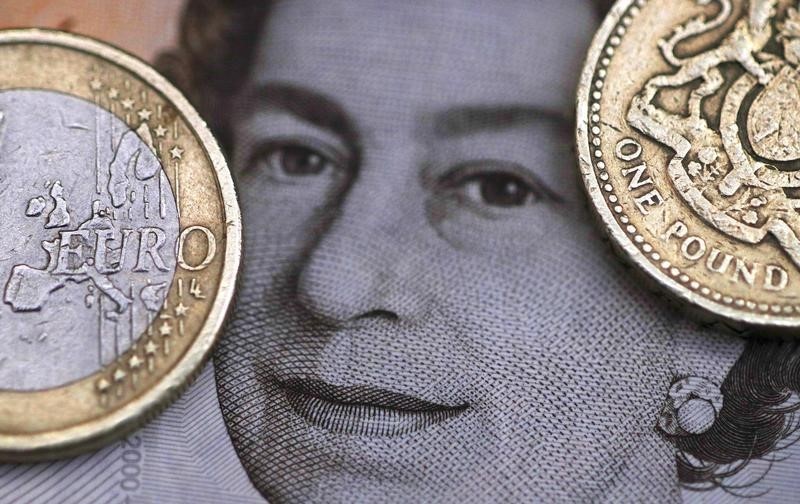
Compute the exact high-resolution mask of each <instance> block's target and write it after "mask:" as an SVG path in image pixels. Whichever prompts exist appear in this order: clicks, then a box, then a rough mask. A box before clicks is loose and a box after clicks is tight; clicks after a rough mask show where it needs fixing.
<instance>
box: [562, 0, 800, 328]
mask: <svg viewBox="0 0 800 504" xmlns="http://www.w3.org/2000/svg"><path fill="white" fill-rule="evenodd" d="M651 1H652V0H617V2H616V3H615V4H614V5H613V7H612V8H611V10H610V12H609V13H608V14H607V16H606V18H605V19H604V21H603V23H602V24H601V26H600V28H599V29H598V31H597V32H596V34H595V36H594V37H593V39H592V43H591V46H590V48H589V50H588V52H587V56H586V60H585V63H584V66H583V70H582V72H581V77H580V82H579V86H578V92H577V96H576V137H575V138H576V146H577V152H578V166H579V169H580V172H581V179H582V181H583V182H584V190H585V192H586V194H587V196H588V199H589V201H590V206H591V207H592V210H591V212H592V213H593V214H594V215H595V217H597V221H598V223H599V224H600V226H601V231H602V233H603V234H604V235H605V236H607V237H608V238H609V242H610V244H611V247H612V249H613V250H614V252H615V253H616V255H617V256H618V257H619V258H620V259H621V260H622V261H623V262H624V263H625V264H628V265H631V266H633V267H634V269H635V270H636V271H637V273H639V274H640V275H639V276H640V277H641V278H643V279H644V281H645V282H646V284H647V285H648V286H651V287H652V288H653V290H654V291H655V292H656V293H658V294H667V297H666V298H665V300H666V301H668V302H670V303H674V304H675V305H676V306H678V307H680V308H682V309H684V310H685V311H686V313H687V314H688V315H689V316H690V317H691V318H693V319H695V320H697V321H699V322H701V323H704V324H712V325H716V326H718V327H721V328H723V329H727V330H732V331H734V332H736V333H738V334H746V333H750V332H754V331H758V332H759V333H760V334H767V335H769V334H774V335H778V336H790V337H793V336H796V331H795V329H797V328H798V327H800V318H797V317H788V316H785V315H783V313H784V306H783V305H774V306H773V305H765V306H761V307H758V306H757V307H756V308H757V310H754V311H751V312H746V311H742V310H740V309H737V308H736V307H737V306H740V305H742V306H744V305H745V303H746V301H745V300H740V299H735V298H733V297H732V296H724V295H723V294H722V293H719V292H716V291H714V290H713V289H711V288H708V287H705V286H702V285H700V284H699V283H698V282H696V281H692V279H691V278H689V277H688V275H685V274H682V272H681V271H680V270H679V269H678V268H675V267H674V265H671V264H669V265H667V264H666V262H664V261H662V263H661V264H659V265H655V264H653V262H651V261H650V257H649V256H651V255H657V252H655V251H654V247H653V246H652V245H650V244H649V243H647V239H646V238H645V237H644V236H642V234H641V233H639V232H638V230H637V229H636V227H635V226H633V225H632V224H630V222H627V223H626V222H625V221H626V220H627V221H629V219H628V217H627V216H626V215H624V209H623V208H622V206H621V205H619V197H618V196H617V195H616V194H615V191H614V188H613V186H612V185H611V184H609V183H608V175H606V173H604V172H605V171H606V169H607V164H606V163H605V161H604V159H603V156H604V154H603V151H602V142H601V139H600V131H599V128H600V122H601V121H600V112H601V104H600V101H601V98H602V95H603V83H604V79H605V78H606V77H607V68H608V66H609V65H610V64H611V60H612V58H613V57H614V55H615V52H616V47H617V46H619V45H620V43H621V42H622V37H624V35H625V33H626V31H627V28H628V27H629V26H631V24H632V23H633V21H634V19H635V18H636V16H637V15H639V13H640V9H641V8H642V7H644V6H646V5H647V4H648V3H650V2H651ZM617 216H619V218H618V217H617ZM660 259H661V258H660V257H659V258H658V259H653V260H654V261H657V260H660ZM662 269H664V270H665V271H662ZM798 309H800V308H798Z"/></svg>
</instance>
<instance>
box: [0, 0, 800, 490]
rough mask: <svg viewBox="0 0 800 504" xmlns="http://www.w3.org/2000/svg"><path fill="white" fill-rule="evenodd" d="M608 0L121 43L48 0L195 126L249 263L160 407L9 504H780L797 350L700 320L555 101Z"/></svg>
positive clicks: (23, 483)
mask: <svg viewBox="0 0 800 504" xmlns="http://www.w3.org/2000/svg"><path fill="white" fill-rule="evenodd" d="M753 1H755V0H753ZM15 3H16V2H10V1H9V0H6V1H5V2H4V4H3V8H4V9H5V8H7V6H8V5H14V4H15ZM25 3H26V4H28V3H27V2H25ZM58 3H59V2H56V1H53V2H50V3H47V2H35V4H37V5H39V4H42V5H48V6H50V5H51V4H52V5H54V6H55V5H57V4H58ZM608 3H609V2H599V1H593V0H493V1H492V2H486V1H483V0H436V1H423V0H405V1H402V2H394V1H388V0H282V1H266V0H264V1H252V0H189V1H188V2H187V3H185V4H183V3H182V2H178V4H180V5H177V6H176V5H173V4H171V3H170V2H163V3H162V2H134V3H131V5H133V4H136V5H139V6H140V10H139V12H141V13H147V12H151V11H148V9H150V8H153V9H157V8H156V7H153V6H154V5H155V4H159V5H165V4H170V5H169V7H170V9H171V10H170V12H172V14H168V13H166V12H161V11H159V13H157V14H152V12H151V14H150V15H148V16H144V15H143V16H142V18H141V19H137V17H136V16H130V17H128V18H125V19H120V18H116V19H117V20H116V23H120V26H119V30H117V29H115V27H114V26H113V25H109V24H108V23H105V24H104V23H99V22H97V21H96V20H97V19H102V16H103V15H104V10H103V9H101V8H99V7H98V6H97V5H96V2H88V1H86V2H78V1H77V0H73V1H70V2H66V3H65V4H64V5H69V9H70V11H69V14H68V15H67V16H66V17H65V18H64V19H61V18H60V15H57V16H54V17H53V19H52V23H54V26H58V25H59V24H61V26H62V28H67V29H73V30H75V31H80V30H81V29H82V27H85V28H86V32H87V33H88V32H91V31H92V30H93V29H94V28H92V27H93V26H95V25H103V26H105V28H104V30H105V32H106V34H105V35H102V34H100V35H101V36H104V37H107V38H109V39H110V41H111V42H114V43H116V44H118V45H121V46H122V47H126V46H128V47H129V48H130V50H132V51H137V52H138V53H139V54H141V55H142V56H143V57H145V58H147V59H149V60H150V61H151V62H153V63H154V64H155V65H156V66H157V68H159V70H160V71H162V73H164V74H165V75H166V76H167V77H168V78H170V79H171V80H172V81H173V82H174V83H175V84H176V85H177V86H178V87H180V88H181V89H182V90H183V91H184V92H185V93H186V95H187V97H189V99H190V100H191V101H192V102H193V103H194V105H195V106H196V107H197V108H198V109H199V111H200V112H201V114H202V115H203V116H204V117H205V118H206V120H207V121H208V123H209V125H210V126H211V128H212V129H213V130H214V132H215V133H216V135H217V136H218V138H219V139H220V141H221V142H222V144H223V147H224V148H225V150H226V153H227V156H228V159H229V162H230V165H231V169H232V171H233V172H234V177H235V178H236V182H237V189H238V191H239V198H240V203H241V207H242V211H243V225H244V235H245V253H244V257H245V263H244V269H243V272H242V279H241V284H240V289H239V294H238V301H237V305H236V307H235V309H234V312H233V314H232V317H231V320H230V323H229V325H228V327H227V329H226V331H225V333H224V334H223V336H222V338H221V341H220V344H219V346H218V348H217V350H216V351H215V355H214V359H213V362H212V363H211V364H209V366H208V367H207V368H206V369H205V371H204V372H203V374H202V375H201V376H200V377H199V379H198V380H197V382H196V383H195V384H194V385H193V386H192V387H191V388H190V389H189V391H188V392H187V393H186V394H185V395H183V396H182V397H181V398H180V400H178V401H177V402H176V403H175V404H174V405H173V406H172V407H170V408H168V409H167V410H166V411H165V412H163V413H162V414H161V415H160V416H158V417H157V418H156V419H155V420H153V422H151V423H150V424H149V425H147V426H146V427H144V428H143V429H141V430H140V431H139V432H137V433H136V434H135V435H133V436H131V437H130V438H128V439H126V440H125V441H123V442H120V443H117V444H115V445H112V446H109V447H106V448H105V449H103V450H100V451H99V452H97V453H92V454H88V455H84V456H81V457H79V458H76V459H72V460H64V461H58V462H50V463H44V464H30V465H6V466H2V467H0V502H54V501H55V502H131V503H137V502H145V503H147V502H264V501H270V502H498V501H509V502H650V501H655V502H682V501H685V502H792V501H794V500H796V497H795V496H796V495H797V493H798V491H800V477H798V476H800V466H798V464H797V460H798V459H800V446H799V445H800V444H794V442H795V441H796V440H797V439H798V437H799V436H798V435H797V429H798V426H799V425H798V421H799V420H800V419H798V417H797V416H796V415H795V412H796V411H797V410H798V409H800V401H798V398H797V392H798V391H800V381H798V376H800V374H798V372H797V366H798V365H800V364H799V363H800V353H798V349H797V345H796V344H795V343H792V342H791V341H779V340H772V339H767V338H763V337H762V338H760V337H758V335H754V336H753V335H751V336H750V337H749V338H744V337H742V336H740V335H737V334H732V333H730V332H726V331H723V330H721V329H719V328H713V327H703V326H700V325H698V324H697V323H696V322H693V321H692V320H691V319H690V318H689V317H688V316H687V314H686V313H684V312H681V311H679V310H677V309H675V308H673V307H672V306H671V305H669V304H668V303H666V302H665V301H664V299H662V298H660V297H659V296H657V295H655V294H653V293H652V292H651V291H650V290H648V288H647V287H646V286H645V285H642V282H640V281H638V280H637V277H635V276H634V275H633V274H632V273H631V272H630V271H629V270H628V269H627V268H626V267H625V266H624V265H622V264H620V262H619V261H618V260H616V259H615V258H614V257H613V254H612V252H611V250H610V247H608V245H607V243H605V242H604V241H603V239H602V235H601V233H600V231H599V230H598V229H597V226H595V225H594V222H593V220H592V218H591V216H590V215H589V213H588V211H587V209H586V204H585V198H584V196H583V194H582V192H581V188H580V183H579V180H578V172H577V168H576V160H575V153H574V149H573V144H574V141H573V135H574V133H573V132H574V119H573V114H574V110H573V108H574V105H573V104H574V96H575V90H576V88H577V82H578V77H579V74H580V69H581V64H582V62H583V59H584V57H585V54H586V50H587V48H588V47H589V45H590V42H591V38H592V36H593V34H594V33H595V31H596V30H597V29H598V27H599V26H600V22H601V20H602V18H603V16H604V15H605V13H606V10H607V8H608V5H607V4H608ZM627 3H628V4H629V6H628V7H635V8H644V6H645V4H648V3H649V4H652V5H651V7H653V6H655V7H660V8H663V9H664V10H665V12H668V11H669V6H671V5H675V4H680V6H681V8H683V9H691V12H692V13H693V16H705V17H706V18H710V17H712V16H714V15H715V14H716V13H718V11H719V10H720V5H721V4H726V2H717V3H715V2H709V1H703V0H697V1H696V0H670V1H668V0H650V1H649V2H645V1H639V2H627ZM733 3H734V4H735V7H736V9H734V10H733V12H734V14H731V15H733V16H742V15H744V14H743V13H744V12H746V9H744V8H743V7H744V6H745V5H746V4H747V2H745V1H736V2H733ZM20 4H22V2H20ZM28 5H33V3H31V4H28ZM104 5H105V3H104ZM48 8H50V9H53V11H54V12H63V11H59V10H58V7H52V6H50V7H48ZM158 8H161V7H158ZM73 9H74V10H73ZM24 10H25V8H24V7H17V13H18V18H17V19H15V20H14V24H20V23H24V19H25V16H24V15H23V11H24ZM45 10H46V9H45ZM724 12H725V11H724ZM39 13H40V12H39ZM35 14H36V13H33V14H31V16H35ZM728 14H730V12H728ZM81 16H88V17H90V18H91V19H94V20H95V21H91V22H89V21H86V22H84V21H82V20H81V19H82V18H81ZM30 19H31V21H30V22H29V23H28V24H31V23H36V21H35V18H33V17H31V18H30ZM66 20H68V22H67V21H66ZM675 21H676V26H679V25H680V24H681V22H686V21H688V20H681V19H678V18H677V16H676V19H675ZM48 22H51V21H50V20H49V18H48ZM697 23H698V22H695V25H696V24H697ZM123 24H124V26H123ZM792 26H794V27H795V29H796V28H797V25H792ZM623 29H624V27H623ZM137 33H141V34H142V37H141V39H147V40H148V41H149V42H148V43H150V45H149V46H147V47H145V44H144V43H143V42H142V40H139V39H140V37H139V36H138V35H137ZM153 33H160V34H170V33H171V34H173V35H172V36H170V37H167V38H159V37H161V35H153V36H151V34H153ZM798 33H800V30H798ZM93 34H96V35H98V33H96V32H95V33H93ZM664 35H665V36H666V35H669V34H664ZM114 37H117V38H116V39H115V38H114ZM148 37H149V38H148ZM609 71H610V69H609ZM612 148H613V147H612ZM0 166H2V165H0ZM2 169H5V168H2ZM1 175H2V173H0V176H1ZM2 257H3V251H0V259H1V258H2ZM0 309H2V308H0ZM0 313H1V312H0ZM0 335H2V336H5V335H4V334H2V332H0Z"/></svg>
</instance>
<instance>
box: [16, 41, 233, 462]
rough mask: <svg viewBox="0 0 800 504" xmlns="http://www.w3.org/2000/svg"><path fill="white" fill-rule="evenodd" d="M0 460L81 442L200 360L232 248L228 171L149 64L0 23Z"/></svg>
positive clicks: (136, 410)
mask: <svg viewBox="0 0 800 504" xmlns="http://www.w3.org/2000/svg"><path fill="white" fill-rule="evenodd" d="M0 180H2V185H0V208H2V211H3V215H2V217H1V218H0V294H2V303H0V339H2V347H1V348H0V459H2V460H9V461H25V460H36V459H43V458H54V457H59V456H65V455H70V454H74V453H77V452H79V451H84V450H89V449H92V448H95V447H98V446H100V445H102V444H104V443H107V442H109V441H111V440H113V439H115V438H119V437H121V436H123V435H124V434H126V433H129V432H130V431H132V430H133V429H135V428H136V427H138V426H140V425H142V424H143V422H145V421H146V420H147V419H149V418H150V417H152V416H153V415H154V414H155V413H157V412H158V410H159V409H160V408H162V407H164V406H165V405H166V404H167V403H168V402H169V401H171V400H173V399H174V398H175V397H176V396H177V394H178V393H179V392H180V391H181V390H182V389H183V388H184V387H185V386H186V385H187V383H188V381H189V380H190V379H191V378H192V377H193V376H194V375H195V374H196V373H197V372H198V371H199V370H200V367H201V365H202V364H203V363H204V361H205V360H206V359H207V357H208V355H209V352H210V350H211V348H212V345H213V344H214V341H215V340H216V338H217V335H218V334H219V332H220V329H221V327H222V323H223V320H224V318H225V315H226V312H227V311H228V308H229V306H230V304H231V301H232V298H233V293H234V287H235V283H236V276H237V271H238V268H239V262H240V253H241V220H240V216H239V209H238V205H237V202H236V195H235V193H234V188H233V183H232V180H231V176H230V173H229V171H228V168H227V166H226V164H225V160H224V158H223V156H222V154H221V152H220V149H219V147H218V146H217V144H216V142H215V140H214V138H213V137H212V135H211V133H210V132H209V130H208V128H207V127H206V125H205V123H204V122H203V121H202V120H201V119H200V117H199V116H198V115H197V112H195V110H194V109H193V108H192V107H191V106H190V105H189V103H188V102H187V101H186V100H185V99H184V98H183V96H181V94H180V93H179V92H178V91H176V89H175V88H174V87H172V86H171V85H170V84H169V83H168V82H167V81H166V80H165V79H164V78H162V77H161V76H160V75H158V74H157V73H156V72H155V71H154V70H153V69H152V68H150V67H149V66H147V65H146V64H144V63H143V62H141V61H139V60H137V59H136V58H134V57H131V56H129V55H127V54H125V53H123V52H121V51H119V50H117V49H114V48H112V47H109V46H107V45H105V44H102V43H100V42H97V41H93V40H90V39H87V38H83V37H77V36H73V35H68V34H64V33H59V32H50V31H41V30H13V31H6V32H2V33H0Z"/></svg>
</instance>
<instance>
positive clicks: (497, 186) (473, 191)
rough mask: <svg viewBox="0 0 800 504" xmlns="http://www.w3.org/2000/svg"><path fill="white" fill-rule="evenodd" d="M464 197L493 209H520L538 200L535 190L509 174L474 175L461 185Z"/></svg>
mask: <svg viewBox="0 0 800 504" xmlns="http://www.w3.org/2000/svg"><path fill="white" fill-rule="evenodd" d="M462 190H463V192H464V195H465V196H466V197H468V198H469V199H470V200H471V201H472V202H475V203H480V204H483V205H489V206H494V207H502V208H508V207H520V206H525V205H529V204H532V203H535V202H536V201H537V200H538V199H539V195H538V194H537V192H536V190H535V189H534V188H533V187H531V185H530V184H528V183H527V182H525V181H524V180H522V179H521V178H520V177H517V176H516V175H513V174H510V173H488V174H481V175H474V176H472V177H470V178H468V179H466V180H464V182H463V183H462Z"/></svg>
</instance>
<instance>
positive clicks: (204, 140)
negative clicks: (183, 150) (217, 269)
mask: <svg viewBox="0 0 800 504" xmlns="http://www.w3.org/2000/svg"><path fill="white" fill-rule="evenodd" d="M13 43H26V44H44V45H54V46H60V47H64V48H67V49H72V50H77V51H81V52H84V53H87V54H90V55H93V56H96V57H98V58H100V59H103V60H106V61H109V62H110V63H112V64H115V65H118V66H119V67H121V68H123V69H125V70H127V71H129V72H131V73H133V74H136V75H138V76H139V77H140V78H141V79H142V80H144V81H145V82H147V83H148V85H149V86H151V87H152V89H154V90H155V91H157V92H159V93H161V94H163V95H164V97H166V98H167V99H168V100H169V101H170V102H172V104H173V105H174V106H175V108H176V110H177V111H178V112H179V113H180V114H181V115H182V116H183V117H184V119H185V121H186V123H187V124H188V125H189V126H190V127H191V128H192V130H193V131H194V134H195V135H196V136H197V138H198V139H199V141H200V143H201V145H202V146H203V148H204V150H205V152H206V155H207V156H208V158H209V160H210V161H211V166H212V167H213V169H214V172H215V174H216V179H217V184H218V186H219V191H220V194H221V197H222V206H223V209H224V218H225V224H224V227H225V230H226V241H225V256H224V258H223V265H222V275H221V280H220V283H219V286H218V289H217V291H216V296H215V298H214V302H213V304H212V307H211V309H210V311H209V314H208V317H207V318H206V321H205V323H204V324H203V328H202V330H201V331H200V332H199V333H198V334H197V336H196V338H195V340H194V343H193V344H192V346H191V347H190V348H189V349H188V350H187V351H186V353H185V354H184V355H183V356H182V358H181V359H180V360H179V361H178V362H177V363H176V364H175V365H174V366H173V368H172V369H170V370H169V371H168V372H167V374H166V375H165V376H164V377H163V378H162V379H161V381H159V382H158V383H157V384H156V385H154V386H153V387H151V388H150V389H149V390H147V391H146V392H144V393H142V394H141V395H139V396H138V397H136V398H135V399H133V400H131V401H129V402H128V403H127V404H125V405H124V406H122V407H120V408H117V409H115V410H114V411H112V412H111V413H109V414H108V415H106V416H103V417H101V418H99V419H95V420H91V421H88V422H85V423H81V424H78V425H75V426H71V427H69V428H65V429H59V430H54V431H48V432H40V433H36V434H20V435H13V434H4V435H2V436H0V460H4V461H15V462H27V461H38V460H50V459H54V458H60V457H66V456H71V455H76V454H78V453H82V452H86V451H89V450H92V449H96V448H99V447H101V446H104V445H106V444H108V443H111V442H113V441H115V440H118V439H121V438H122V437H124V436H125V435H127V434H129V433H131V432H132V431H134V430H135V429H137V428H139V427H141V426H142V425H143V424H145V423H146V422H148V421H149V420H151V419H152V418H153V417H155V416H156V415H157V414H158V413H160V412H161V410H163V408H165V407H166V406H168V405H169V404H170V403H172V402H173V401H174V400H175V399H177V397H178V395H179V394H180V393H181V392H182V391H183V390H184V389H185V388H186V386H188V385H189V383H190V382H191V381H192V380H193V379H194V378H195V377H196V375H197V374H198V373H199V372H200V371H201V370H202V366H203V364H205V362H206V361H207V360H208V358H209V357H210V355H211V350H212V349H213V346H214V344H215V343H216V341H217V338H218V337H219V335H220V334H221V332H222V328H223V325H224V323H225V320H226V318H227V315H228V312H229V311H230V309H231V307H232V305H233V301H234V292H235V288H236V284H237V279H238V275H239V270H240V266H241V258H242V221H241V213H240V210H239V204H238V199H237V196H236V190H235V187H234V183H233V177H232V176H231V173H230V170H229V169H228V165H227V162H226V160H225V157H224V155H223V154H222V150H221V149H220V147H219V145H218V143H217V141H216V140H215V138H214V136H213V135H212V133H211V131H210V130H209V128H208V126H207V125H206V123H205V121H204V120H203V119H202V118H201V117H200V114H199V113H198V112H197V111H196V110H195V108H194V107H193V106H192V105H191V104H190V103H189V101H188V100H187V99H186V98H185V97H184V96H183V94H182V93H181V92H180V91H178V89H177V88H175V87H174V86H173V85H172V84H171V83H170V82H169V81H167V79H166V78H164V77H162V76H161V75H160V74H159V73H158V72H156V71H155V70H154V69H153V68H152V67H150V65H148V64H147V63H145V62H144V61H142V60H141V59H139V58H137V57H136V56H133V55H131V54H129V53H127V52H125V51H124V50H122V49H119V48H116V47H113V46H111V45H109V44H107V43H105V42H101V41H98V40H95V39H92V38H89V37H86V36H83V35H75V34H71V33H65V32H61V31H57V30H46V29H39V28H23V29H11V30H0V44H13Z"/></svg>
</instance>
